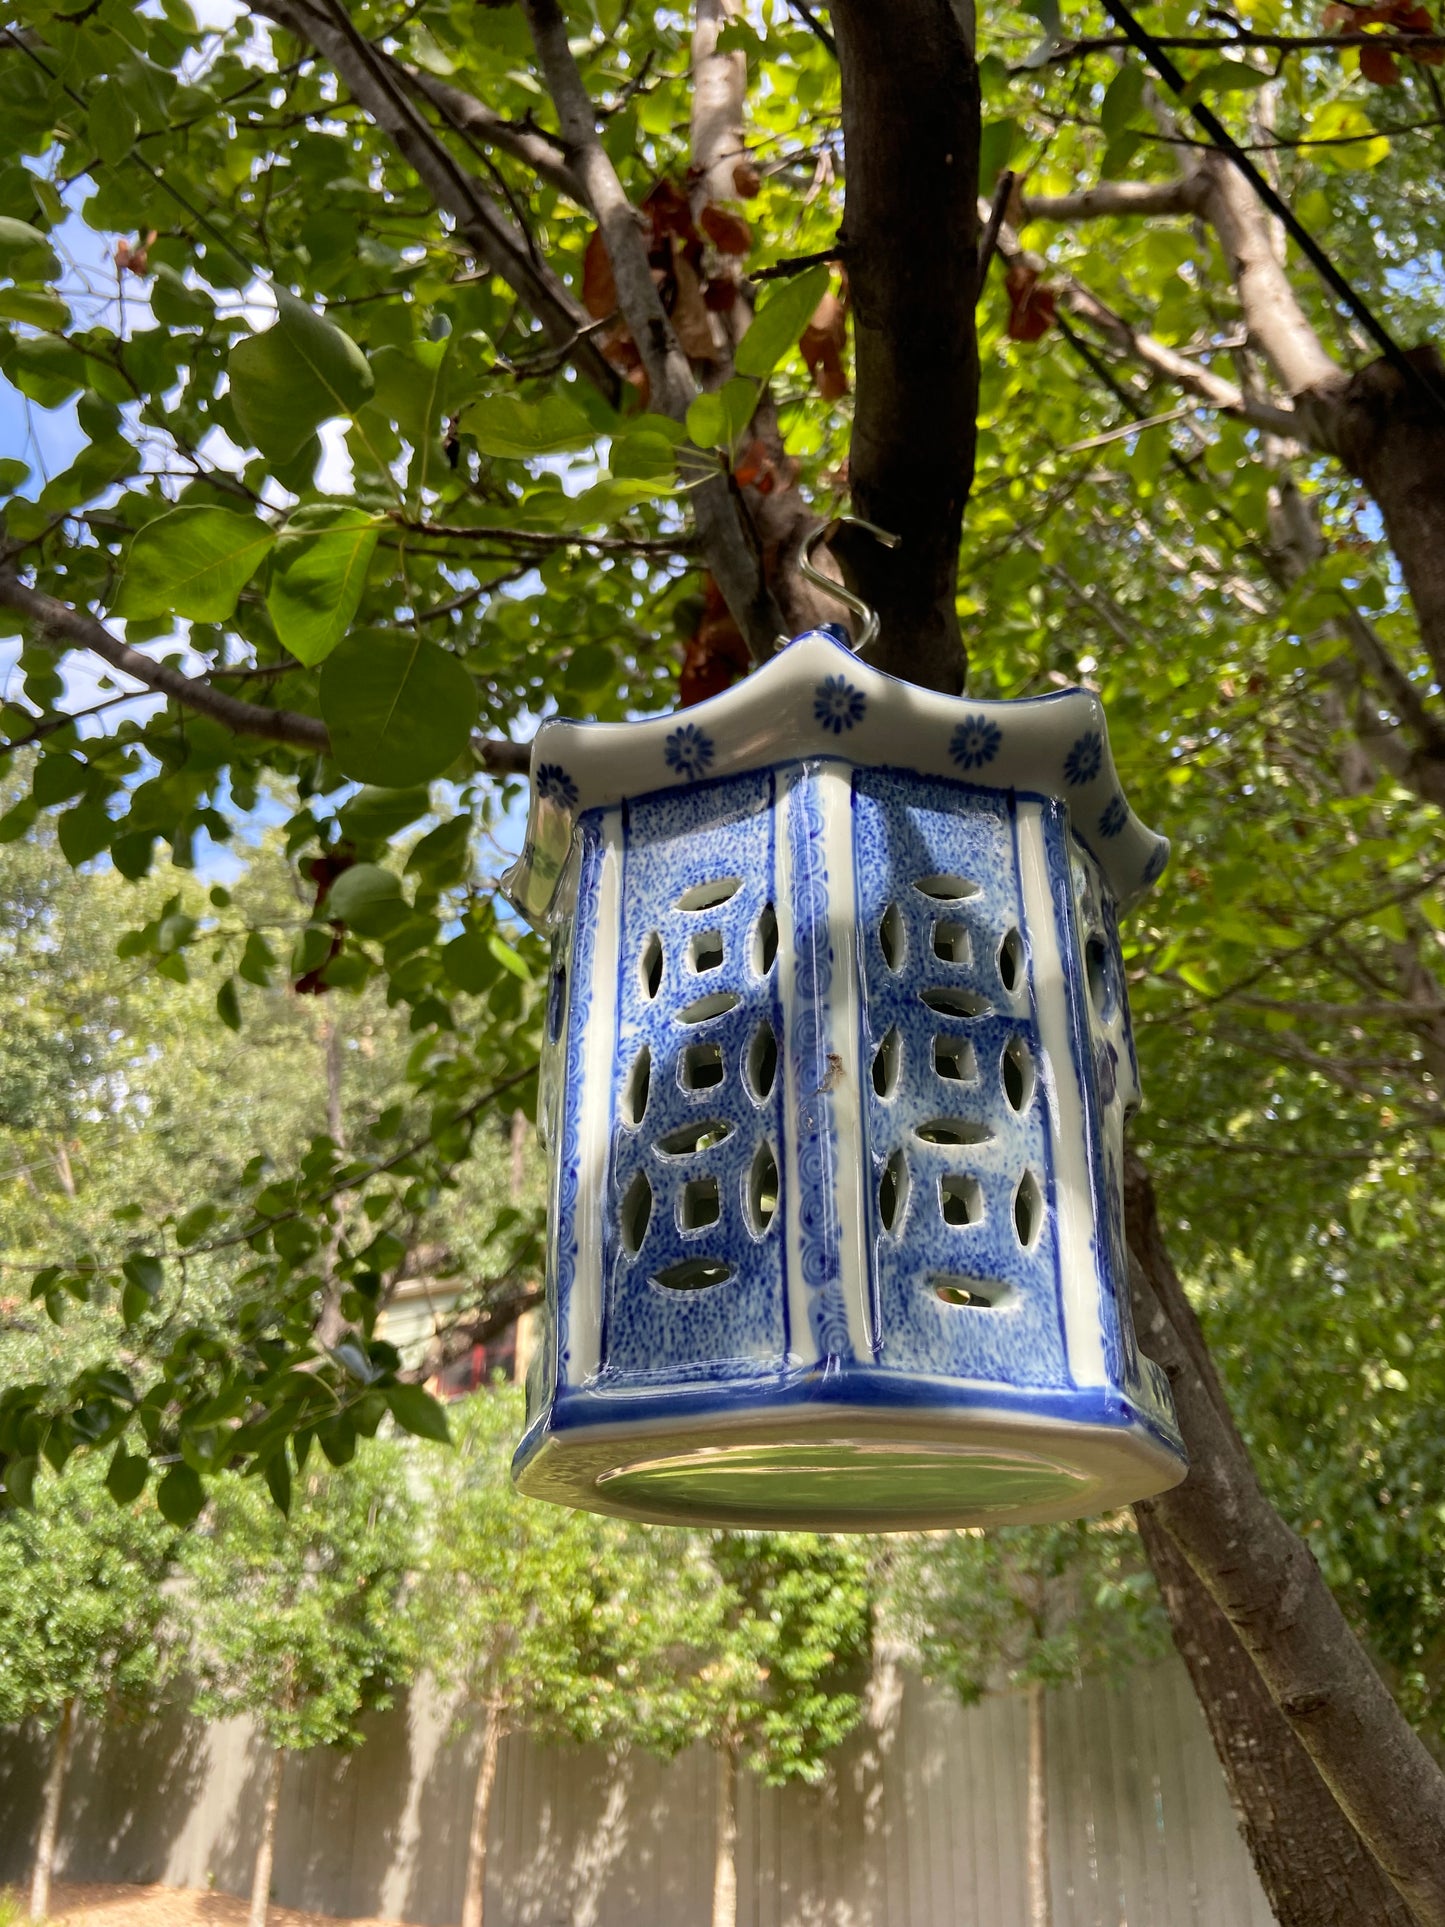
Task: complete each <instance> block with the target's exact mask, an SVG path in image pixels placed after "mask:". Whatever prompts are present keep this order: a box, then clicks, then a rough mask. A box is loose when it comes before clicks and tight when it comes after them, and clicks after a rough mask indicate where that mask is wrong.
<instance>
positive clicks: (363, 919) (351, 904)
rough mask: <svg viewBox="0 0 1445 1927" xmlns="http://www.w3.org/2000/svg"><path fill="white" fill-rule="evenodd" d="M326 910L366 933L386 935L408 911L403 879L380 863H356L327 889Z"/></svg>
mask: <svg viewBox="0 0 1445 1927" xmlns="http://www.w3.org/2000/svg"><path fill="white" fill-rule="evenodd" d="M324 913H325V915H326V916H328V917H334V918H335V919H336V920H337V921H338V922H339V923H347V924H350V925H351V926H352V928H353V929H355V930H359V931H360V932H361V934H362V935H363V936H377V937H381V936H385V935H386V934H387V932H388V931H389V930H392V929H394V928H395V926H396V925H397V924H398V923H400V922H401V921H402V919H403V918H404V917H405V916H406V914H407V903H406V899H405V898H404V897H403V896H402V894H401V879H400V878H399V877H398V876H397V875H396V873H395V872H394V871H392V870H387V869H384V868H383V867H382V865H381V864H379V863H353V864H352V866H351V868H350V869H349V870H343V871H342V873H341V875H340V876H339V877H338V878H337V879H336V881H335V883H333V884H332V886H331V888H330V890H328V891H327V893H326V904H325V912H324Z"/></svg>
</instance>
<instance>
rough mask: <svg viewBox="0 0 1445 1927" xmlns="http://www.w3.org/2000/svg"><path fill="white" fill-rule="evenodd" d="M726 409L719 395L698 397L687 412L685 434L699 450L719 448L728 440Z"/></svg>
mask: <svg viewBox="0 0 1445 1927" xmlns="http://www.w3.org/2000/svg"><path fill="white" fill-rule="evenodd" d="M727 419H728V418H727V409H726V408H725V407H724V406H723V398H722V396H721V395H717V394H708V395H699V396H698V398H697V400H696V401H694V402H692V403H690V404H689V406H688V411H687V432H688V434H689V435H691V437H692V439H693V440H694V441H695V442H696V443H697V445H698V447H699V448H719V447H721V446H722V445H723V443H725V442H726V441H727V440H728V432H727Z"/></svg>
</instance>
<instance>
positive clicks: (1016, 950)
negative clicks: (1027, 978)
mask: <svg viewBox="0 0 1445 1927" xmlns="http://www.w3.org/2000/svg"><path fill="white" fill-rule="evenodd" d="M998 974H999V976H1000V977H1001V978H1002V979H1003V987H1004V989H1005V990H1006V991H1007V992H1008V994H1009V995H1010V997H1012V996H1013V994H1014V992H1015V991H1016V990H1021V989H1022V988H1023V981H1024V940H1023V938H1022V937H1021V936H1020V935H1019V933H1018V931H1017V930H1010V931H1009V933H1008V935H1007V936H1006V937H1005V938H1004V940H1003V942H1002V943H1001V944H1000V945H999V947H998Z"/></svg>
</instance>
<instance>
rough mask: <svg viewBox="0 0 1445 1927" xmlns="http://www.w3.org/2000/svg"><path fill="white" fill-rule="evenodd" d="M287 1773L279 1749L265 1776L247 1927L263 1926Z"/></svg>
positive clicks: (282, 1755) (282, 1753)
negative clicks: (283, 1783) (259, 1833)
mask: <svg viewBox="0 0 1445 1927" xmlns="http://www.w3.org/2000/svg"><path fill="white" fill-rule="evenodd" d="M285 1770H286V1755H285V1753H284V1752H283V1750H282V1749H281V1748H280V1747H279V1746H278V1747H274V1748H273V1749H272V1752H271V1764H270V1767H269V1769H268V1771H267V1775H266V1803H265V1805H264V1806H263V1807H262V1809H261V1837H260V1839H259V1840H258V1841H257V1842H256V1864H255V1867H254V1868H253V1869H252V1872H251V1910H250V1912H249V1913H248V1914H247V1916H246V1927H266V1908H267V1906H268V1905H269V1903H270V1899H271V1868H272V1867H273V1865H274V1864H275V1860H276V1816H277V1814H278V1813H279V1812H280V1810H281V1775H282V1774H283V1773H284V1772H285Z"/></svg>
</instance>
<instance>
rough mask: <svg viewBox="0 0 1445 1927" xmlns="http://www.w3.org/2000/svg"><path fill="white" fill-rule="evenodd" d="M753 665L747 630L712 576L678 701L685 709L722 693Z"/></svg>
mask: <svg viewBox="0 0 1445 1927" xmlns="http://www.w3.org/2000/svg"><path fill="white" fill-rule="evenodd" d="M751 667H752V657H751V656H750V655H749V654H748V645H747V643H746V642H745V641H744V640H743V632H742V630H741V629H739V627H738V625H737V624H736V623H735V622H734V621H733V619H732V614H731V612H730V611H729V609H728V605H727V604H726V602H724V601H723V593H722V590H721V589H720V588H719V587H718V586H717V584H716V583H715V582H714V581H713V579H712V577H711V576H708V577H706V578H705V580H704V583H703V612H702V620H701V621H700V622H699V623H698V625H697V632H696V634H694V635H692V636H689V638H688V641H687V646H686V648H685V649H684V651H683V657H682V674H681V676H680V677H679V678H678V685H677V694H678V702H679V704H680V706H681V707H682V708H683V709H691V707H692V705H693V704H694V703H700V702H705V701H706V700H707V698H708V697H709V696H720V695H721V694H722V692H723V691H724V690H725V689H731V688H732V686H733V684H734V683H735V682H736V681H737V680H738V678H739V676H745V675H746V674H747V673H748V670H749V669H750V668H751Z"/></svg>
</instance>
